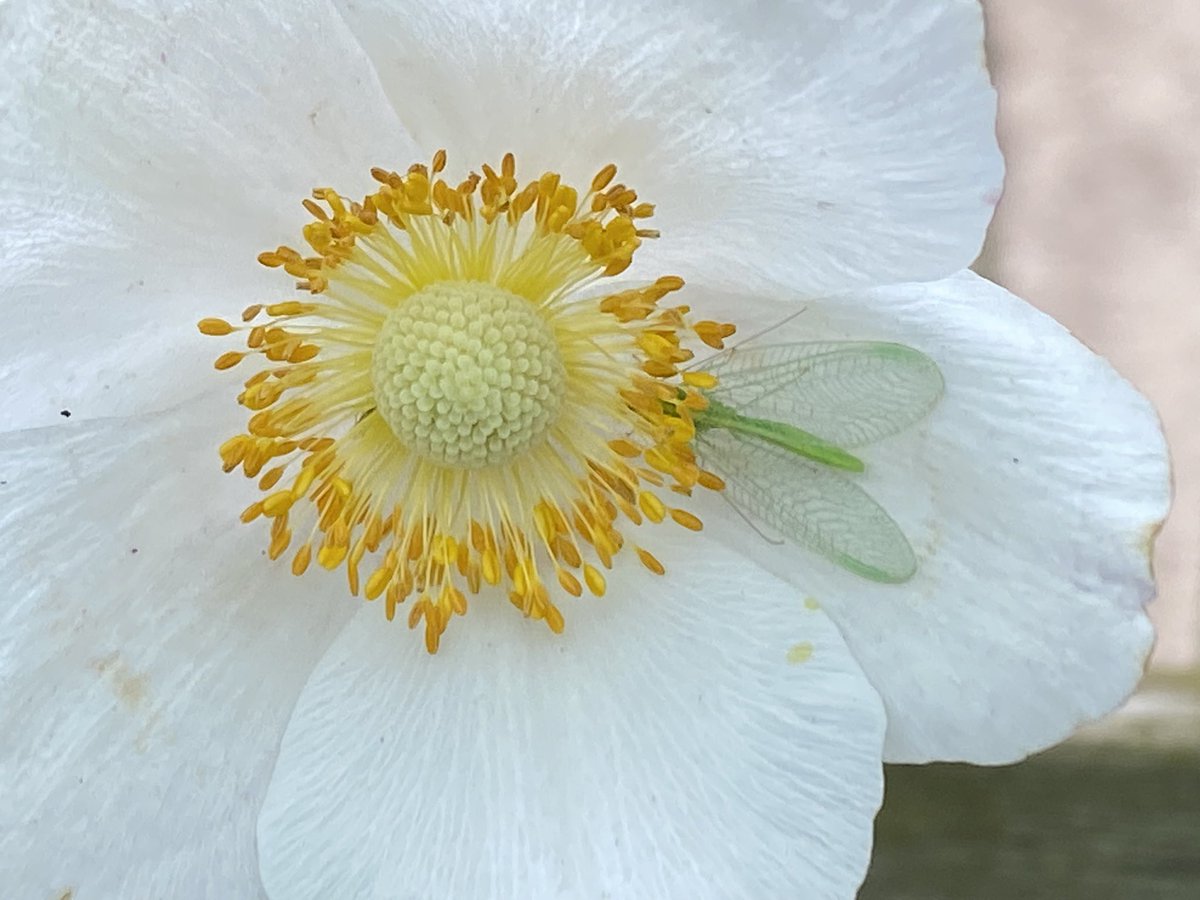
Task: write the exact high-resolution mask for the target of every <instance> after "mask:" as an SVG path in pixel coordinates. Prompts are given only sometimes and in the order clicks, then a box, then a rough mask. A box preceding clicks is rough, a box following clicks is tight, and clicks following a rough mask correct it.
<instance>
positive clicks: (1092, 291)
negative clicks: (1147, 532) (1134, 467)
mask: <svg viewBox="0 0 1200 900" xmlns="http://www.w3.org/2000/svg"><path fill="white" fill-rule="evenodd" d="M983 5H984V8H985V10H986V12H987V17H988V29H989V36H988V52H989V59H990V65H991V68H992V72H993V76H994V79H995V82H996V86H997V88H998V90H999V94H1000V120H999V135H1000V144H1001V146H1002V148H1003V150H1004V154H1005V158H1006V159H1007V161H1008V178H1007V183H1006V188H1005V194H1004V198H1003V200H1002V201H1001V203H1000V205H999V208H998V209H997V212H996V218H995V221H994V222H993V224H992V227H991V230H990V232H989V235H988V241H987V244H986V246H985V247H984V251H983V255H982V256H981V258H980V260H979V262H978V263H977V265H976V268H977V269H979V271H980V272H981V273H982V274H984V275H986V276H987V277H989V278H991V279H993V280H995V281H998V282H1000V283H1001V284H1003V285H1005V286H1006V287H1008V288H1010V289H1012V290H1013V291H1015V292H1016V293H1018V294H1020V295H1021V296H1023V297H1025V298H1026V299H1028V300H1030V301H1031V302H1033V303H1034V304H1036V305H1038V306H1039V307H1041V308H1042V309H1044V310H1046V311H1047V312H1049V313H1051V314H1052V315H1054V316H1055V317H1056V318H1058V319H1059V320H1060V321H1061V322H1063V323H1064V324H1066V325H1067V326H1068V327H1069V328H1070V329H1071V330H1072V331H1074V332H1075V334H1076V335H1078V336H1079V338H1080V339H1081V340H1083V341H1084V342H1085V343H1087V344H1089V345H1090V346H1091V347H1093V348H1094V349H1096V350H1097V351H1098V352H1100V353H1102V354H1104V355H1105V356H1107V357H1108V358H1109V359H1111V360H1112V362H1113V363H1114V364H1115V365H1116V367H1117V368H1118V369H1119V370H1120V371H1121V372H1122V373H1123V374H1124V375H1125V376H1126V377H1127V378H1129V379H1130V380H1131V381H1133V382H1134V383H1135V384H1136V385H1138V387H1140V388H1141V389H1142V391H1143V392H1144V393H1146V394H1147V395H1148V396H1149V397H1150V399H1151V400H1152V401H1153V402H1154V404H1155V405H1156V406H1157V408H1158V410H1159V413H1160V415H1161V416H1162V419H1163V423H1164V426H1165V429H1166V433H1167V439H1168V441H1169V443H1170V445H1171V451H1172V456H1173V460H1174V464H1175V505H1174V508H1173V510H1172V513H1171V516H1170V518H1169V519H1168V521H1167V525H1166V527H1165V528H1164V529H1163V532H1162V535H1161V537H1160V538H1159V542H1158V549H1157V554H1156V570H1157V573H1158V578H1159V588H1160V593H1159V599H1158V601H1157V603H1156V604H1155V607H1154V608H1153V614H1154V617H1155V621H1156V623H1157V625H1158V628H1159V638H1158V645H1157V648H1156V651H1155V657H1154V664H1155V665H1156V666H1157V667H1159V668H1162V669H1181V668H1188V667H1192V666H1197V665H1200V416H1198V415H1197V412H1198V410H1200V402H1198V401H1200V0H1153V2H1138V0H983Z"/></svg>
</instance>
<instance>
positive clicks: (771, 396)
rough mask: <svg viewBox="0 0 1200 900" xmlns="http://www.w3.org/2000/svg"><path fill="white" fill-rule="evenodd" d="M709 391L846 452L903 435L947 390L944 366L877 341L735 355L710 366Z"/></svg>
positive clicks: (762, 349) (776, 346)
mask: <svg viewBox="0 0 1200 900" xmlns="http://www.w3.org/2000/svg"><path fill="white" fill-rule="evenodd" d="M704 370H705V371H707V372H711V373H712V374H713V375H715V376H717V380H718V384H717V386H716V387H715V388H712V389H711V390H708V391H705V393H706V394H708V396H710V397H712V398H713V399H714V400H717V401H718V402H720V403H723V404H725V405H726V406H729V407H732V408H733V409H735V410H737V412H738V413H740V414H741V415H744V416H755V417H760V418H766V419H774V420H776V421H780V422H787V423H789V424H791V425H796V426H798V427H800V428H803V429H805V430H806V431H810V432H812V433H813V434H815V435H817V436H818V437H820V438H822V439H824V440H826V441H828V442H830V443H831V444H836V445H838V446H840V447H861V446H863V445H864V444H870V443H872V442H874V441H878V440H880V439H882V438H885V437H888V436H889V435H893V434H896V433H897V432H900V431H903V430H904V429H905V428H908V427H909V426H911V425H913V424H915V423H916V422H918V421H920V420H921V419H922V418H924V417H925V416H926V415H927V414H928V413H929V412H930V411H931V410H932V409H933V408H934V406H936V405H937V402H938V400H940V399H941V396H942V392H943V391H944V389H945V383H944V382H943V381H942V373H941V372H940V371H939V370H938V367H937V363H935V362H934V361H933V360H932V359H930V358H929V357H928V356H926V355H925V354H924V353H921V352H920V351H919V350H914V349H913V348H912V347H906V346H904V345H903V344H890V343H883V342H877V341H854V342H826V343H799V344H772V345H766V346H762V347H748V348H735V349H733V350H731V351H729V352H727V353H725V354H723V355H720V356H717V357H715V358H714V359H712V360H709V361H706V362H705V363H704Z"/></svg>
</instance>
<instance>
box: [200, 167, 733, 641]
mask: <svg viewBox="0 0 1200 900" xmlns="http://www.w3.org/2000/svg"><path fill="white" fill-rule="evenodd" d="M445 163H446V157H445V153H443V152H439V153H438V154H437V155H436V156H435V157H434V159H433V165H431V166H424V165H414V166H412V167H410V168H409V169H408V171H407V173H405V174H403V175H402V174H400V173H398V172H390V171H387V170H384V169H373V170H372V172H371V174H372V175H373V176H374V178H375V180H376V181H378V182H379V185H380V186H379V188H378V189H377V190H376V191H375V192H374V193H372V194H369V195H367V196H366V197H364V198H363V199H362V201H361V202H357V201H353V200H349V199H347V198H345V197H342V196H341V195H340V194H338V193H336V192H335V191H333V190H332V189H330V188H318V189H317V190H314V191H313V198H312V199H308V200H305V201H304V206H305V208H306V209H307V210H308V211H309V212H310V213H311V214H312V216H313V221H311V222H309V223H308V225H306V226H305V228H304V239H305V241H306V242H307V244H308V247H309V248H310V250H309V252H308V255H305V254H302V253H300V252H299V251H297V250H295V249H293V248H291V247H287V246H281V247H278V248H276V249H275V250H270V251H267V252H265V253H262V254H260V255H259V262H261V263H262V264H263V265H265V266H267V267H269V268H281V269H283V270H284V271H286V272H287V273H288V274H289V275H291V276H292V277H293V278H295V279H297V281H296V288H297V289H298V290H300V291H303V292H305V293H307V294H308V295H309V296H308V297H307V298H305V299H303V300H301V299H292V300H285V301H282V302H279V303H273V304H270V305H267V306H262V305H259V304H254V305H252V306H250V307H248V308H247V309H246V310H245V311H244V312H243V313H242V323H243V324H241V325H233V324H231V323H230V322H228V321H226V320H225V319H217V318H210V319H203V320H202V321H201V322H200V323H199V326H200V331H201V332H203V333H204V334H209V335H217V336H222V335H228V334H231V333H233V332H235V331H241V332H244V333H245V349H244V350H230V351H227V352H225V353H223V354H221V356H219V357H218V358H217V361H216V367H217V368H218V369H222V370H224V369H230V368H232V367H234V366H236V365H238V364H239V363H241V362H242V361H243V360H245V359H246V358H247V357H249V356H254V355H257V356H260V357H262V358H263V359H265V361H266V363H267V364H266V366H265V367H263V368H262V369H260V370H259V371H257V372H255V373H254V374H252V375H251V376H250V377H249V378H247V379H246V380H245V382H244V387H243V390H242V391H241V393H239V394H238V402H239V403H241V405H242V406H244V407H245V408H246V409H247V410H249V411H250V416H249V420H248V421H247V423H246V429H245V432H244V433H242V434H237V435H234V436H233V437H231V438H229V439H228V440H227V441H225V442H224V443H223V444H222V445H221V447H220V455H221V459H222V461H223V463H224V466H225V470H226V471H233V470H234V469H239V468H240V469H241V470H242V472H243V473H244V474H245V475H246V476H247V477H250V478H256V479H258V487H259V489H260V490H261V491H262V492H263V494H264V496H263V497H262V498H261V499H259V500H256V501H255V502H254V503H251V504H250V505H249V506H248V507H246V509H245V510H243V512H242V521H243V522H247V523H249V522H253V521H255V520H256V519H259V518H263V519H268V520H270V522H271V526H270V543H269V545H268V555H269V556H270V557H271V559H277V558H278V557H280V556H282V555H283V554H284V553H285V552H288V550H289V548H293V556H292V564H291V569H292V572H293V573H294V574H296V575H302V574H303V573H304V572H305V571H306V570H307V569H308V568H309V566H310V564H311V563H312V562H313V561H314V560H315V561H316V562H317V563H318V565H320V566H322V567H324V568H326V569H331V570H332V569H337V568H339V567H344V569H345V572H346V580H347V582H348V586H349V589H350V593H351V594H353V595H354V596H359V595H362V596H363V597H364V598H365V599H366V600H368V601H375V600H378V599H380V598H382V599H383V600H384V606H385V611H386V616H387V618H388V619H389V620H390V619H392V618H393V617H394V616H395V615H396V611H397V608H398V607H399V606H400V605H401V604H404V603H409V598H414V599H412V601H411V603H410V605H409V607H408V624H409V627H410V628H416V627H417V626H418V625H420V624H423V625H424V631H425V646H426V648H427V649H428V651H429V652H430V653H433V652H436V650H437V648H438V645H439V642H440V641H441V637H442V634H443V632H444V631H445V630H446V627H447V624H448V623H449V622H450V620H451V619H452V618H453V617H455V616H461V615H464V614H465V613H466V612H467V605H468V601H467V597H468V596H478V597H479V598H480V602H496V600H497V598H499V599H501V600H503V599H507V601H508V602H509V603H511V604H512V605H513V606H514V607H516V609H517V610H519V611H520V612H521V613H522V614H523V615H525V616H526V617H528V618H530V619H535V620H541V621H543V622H545V623H546V625H547V626H548V627H549V628H550V630H551V631H553V632H556V633H557V632H561V631H562V630H563V628H564V616H563V613H562V611H561V610H560V609H559V606H558V603H559V602H562V599H563V597H564V596H567V597H580V596H581V595H582V594H583V591H584V588H585V587H586V589H587V590H588V591H589V592H590V593H591V594H593V595H595V596H602V595H603V594H604V592H605V590H606V584H607V582H606V580H605V576H604V574H603V572H602V569H608V568H611V567H612V566H613V565H614V560H615V558H616V557H617V556H618V555H620V554H621V553H622V551H623V550H625V549H626V548H631V549H632V550H633V551H634V552H635V553H636V555H637V558H638V559H639V561H640V562H641V563H642V565H643V566H645V567H646V568H647V569H649V570H650V571H651V572H653V573H655V574H658V575H662V574H663V572H664V568H663V566H662V564H661V563H660V562H659V561H658V560H657V559H656V558H655V557H654V555H653V554H652V553H651V552H650V551H649V550H647V549H645V548H643V547H639V546H636V545H633V544H631V543H629V542H627V540H626V537H625V533H624V530H623V529H624V528H625V526H627V525H635V526H636V525H641V524H643V523H645V522H650V523H654V524H658V523H662V522H665V521H666V520H668V519H670V520H671V521H672V522H673V523H675V524H676V525H679V526H682V527H683V528H685V529H689V530H692V531H696V530H699V529H700V528H701V522H700V520H699V519H698V518H696V516H694V515H693V514H692V513H690V512H688V511H687V510H686V509H683V508H680V507H673V506H670V505H668V503H669V502H678V498H680V497H681V496H682V497H687V496H689V495H690V494H691V493H692V492H693V491H694V490H695V489H696V488H697V487H703V488H707V489H710V490H720V489H721V487H722V486H723V485H722V482H721V480H720V479H719V478H718V477H717V476H715V475H714V474H712V473H711V472H706V471H704V470H703V469H701V468H700V466H699V465H698V464H697V462H696V457H695V454H694V451H693V448H692V439H693V438H694V437H695V433H696V432H695V423H694V421H693V418H692V414H693V412H694V411H696V410H701V409H704V408H705V406H706V405H707V403H708V401H707V400H706V399H705V396H704V393H703V389H704V388H707V387H711V386H712V384H713V383H714V379H713V377H712V376H711V375H708V374H706V373H704V372H700V371H694V370H689V371H684V370H683V369H682V368H681V367H682V366H683V365H684V364H685V363H687V362H688V361H689V360H690V359H692V356H693V351H692V350H691V349H689V348H688V347H687V346H686V344H687V343H689V342H692V341H698V342H701V343H704V344H707V345H708V346H710V347H714V348H718V349H719V348H720V347H722V346H723V339H724V338H726V337H728V336H729V335H730V334H732V333H733V330H734V329H733V326H732V325H726V324H722V323H719V322H713V321H699V322H693V321H691V320H690V318H689V313H690V310H689V308H688V307H687V306H682V305H678V306H671V305H667V304H665V303H664V302H663V301H664V300H665V299H666V298H667V297H669V296H670V295H671V294H673V293H675V292H676V291H678V290H680V289H681V288H682V287H683V280H682V279H681V278H677V277H675V276H664V277H660V278H657V279H655V280H654V281H651V282H641V283H626V284H624V285H622V288H621V289H620V290H616V291H609V292H608V293H602V292H601V293H599V294H596V293H594V292H590V291H589V292H586V293H585V290H584V289H585V288H593V287H594V286H596V285H598V284H600V283H602V280H603V279H604V278H607V277H611V276H614V275H618V274H620V273H622V272H625V271H626V269H628V268H629V266H630V264H631V262H632V260H633V254H634V252H635V251H636V250H637V249H638V247H639V246H641V244H642V242H643V241H644V240H646V239H649V238H653V237H657V235H658V233H657V232H656V231H653V230H651V229H647V228H644V227H642V225H643V224H644V220H645V219H647V218H649V217H650V215H651V214H652V213H653V211H654V208H653V207H652V206H651V205H650V204H648V203H640V202H638V196H637V193H636V192H635V191H633V190H631V189H630V188H628V187H626V186H625V185H623V184H620V183H615V182H614V179H615V176H616V167H615V166H612V165H608V166H605V167H604V168H603V169H601V170H600V171H599V172H597V173H596V176H595V177H594V178H593V179H592V181H591V184H590V186H589V188H588V189H587V190H586V191H583V192H581V191H579V190H576V189H575V188H574V187H571V186H570V185H567V184H564V183H563V182H562V180H561V179H560V178H559V176H558V175H557V174H555V173H553V172H547V173H545V174H543V175H542V176H541V177H540V178H538V179H537V180H535V181H530V182H527V183H525V184H524V185H521V184H520V183H519V182H518V181H517V178H516V161H515V160H514V159H513V157H512V156H511V155H509V156H506V157H505V158H504V160H503V161H502V163H501V165H500V167H499V170H498V171H497V170H496V169H493V168H492V167H491V166H486V165H485V166H483V167H482V171H483V174H482V175H478V174H474V173H472V174H471V175H469V176H468V177H467V178H466V179H464V180H463V181H461V182H459V183H458V184H457V185H454V184H452V183H450V182H447V181H446V180H445V179H443V178H441V177H439V176H440V173H441V172H442V170H443V169H444V167H445ZM264 316H265V321H264ZM297 544H298V546H297ZM472 602H474V601H472Z"/></svg>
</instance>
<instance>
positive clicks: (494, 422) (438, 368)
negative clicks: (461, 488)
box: [371, 281, 565, 469]
mask: <svg viewBox="0 0 1200 900" xmlns="http://www.w3.org/2000/svg"><path fill="white" fill-rule="evenodd" d="M371 374H372V379H373V381H374V385H375V400H376V403H377V407H376V408H377V410H378V412H379V414H380V415H381V416H382V417H383V419H384V421H386V422H387V423H388V425H390V426H391V428H392V431H394V432H395V433H396V437H397V438H399V439H400V441H402V442H403V443H404V445H405V446H406V447H408V448H409V449H411V450H412V451H414V452H416V453H418V454H420V455H421V456H423V457H425V458H427V459H429V460H431V461H433V462H436V463H439V464H441V465H445V466H450V467H453V468H461V469H477V468H482V467H484V466H488V465H492V464H495V463H498V462H503V461H505V460H508V459H511V458H513V457H514V456H516V455H517V454H519V453H521V452H522V451H524V450H525V449H526V448H528V447H529V446H530V445H531V444H533V443H534V442H535V441H537V440H538V439H539V438H540V437H542V436H543V435H544V433H545V431H546V429H547V428H548V427H549V426H550V425H551V424H552V423H553V422H554V419H555V417H556V416H557V414H558V410H559V407H560V406H561V404H562V398H563V392H564V389H565V374H564V370H563V363H562V359H561V358H560V355H559V351H558V345H557V342H556V341H555V337H554V333H553V331H552V330H551V327H550V325H549V324H548V323H547V322H546V321H545V319H543V318H542V317H541V316H539V315H538V313H537V311H536V309H535V308H534V306H533V304H532V303H531V302H530V301H529V300H526V299H525V298H523V297H518V296H516V295H515V294H512V293H509V292H508V291H505V290H503V289H502V288H498V287H496V286H494V285H490V284H483V283H481V282H465V281H464V282H441V283H438V284H434V285H430V286H429V287H427V288H425V289H424V290H422V291H420V292H418V293H417V294H414V295H413V296H412V297H409V298H408V299H407V300H405V301H404V302H403V303H401V304H400V305H399V306H397V307H396V309H394V310H393V311H392V312H391V313H390V314H389V315H388V317H387V320H386V321H385V323H384V325H383V328H382V329H381V330H380V332H379V337H378V340H377V341H376V343H375V350H374V354H373V358H372V365H371Z"/></svg>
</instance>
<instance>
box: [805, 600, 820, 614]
mask: <svg viewBox="0 0 1200 900" xmlns="http://www.w3.org/2000/svg"><path fill="white" fill-rule="evenodd" d="M804 608H805V609H807V610H811V611H813V612H815V611H816V610H818V609H820V608H821V604H820V603H818V602H817V598H816V597H805V598H804Z"/></svg>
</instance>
